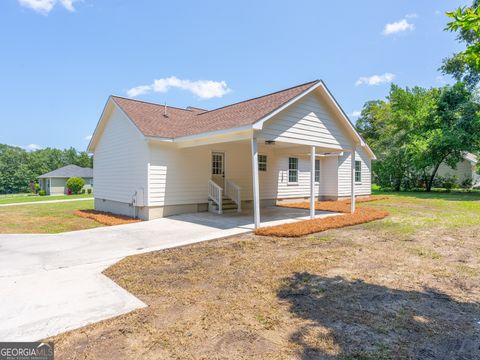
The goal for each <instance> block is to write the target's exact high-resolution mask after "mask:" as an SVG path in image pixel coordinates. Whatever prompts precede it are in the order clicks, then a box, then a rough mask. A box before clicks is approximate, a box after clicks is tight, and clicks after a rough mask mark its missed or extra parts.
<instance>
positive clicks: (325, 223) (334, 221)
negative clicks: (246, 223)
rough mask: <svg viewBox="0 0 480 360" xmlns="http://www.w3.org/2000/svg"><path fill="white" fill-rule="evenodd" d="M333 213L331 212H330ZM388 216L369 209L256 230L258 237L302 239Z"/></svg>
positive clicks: (359, 209)
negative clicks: (305, 236)
mask: <svg viewBox="0 0 480 360" xmlns="http://www.w3.org/2000/svg"><path fill="white" fill-rule="evenodd" d="M330 211H331V210H330ZM387 216H388V212H386V211H382V210H376V209H369V208H358V209H357V210H356V211H355V213H354V214H344V215H337V216H330V217H326V218H322V219H313V220H303V221H298V222H294V223H289V224H282V225H276V226H267V227H261V228H258V229H257V230H255V234H256V235H263V236H279V237H300V236H304V235H309V234H313V233H318V232H321V231H325V230H330V229H338V228H342V227H345V226H352V225H358V224H363V223H367V222H370V221H374V220H380V219H383V218H385V217H387Z"/></svg>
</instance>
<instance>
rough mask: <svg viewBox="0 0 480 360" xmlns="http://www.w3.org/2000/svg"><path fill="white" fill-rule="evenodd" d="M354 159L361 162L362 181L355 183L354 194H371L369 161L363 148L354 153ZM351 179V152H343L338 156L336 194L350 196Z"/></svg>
mask: <svg viewBox="0 0 480 360" xmlns="http://www.w3.org/2000/svg"><path fill="white" fill-rule="evenodd" d="M355 160H356V161H361V162H362V179H361V180H362V181H361V182H359V183H356V184H355V194H356V195H370V194H371V186H372V182H371V161H370V159H369V158H368V156H367V154H366V153H365V151H364V150H363V149H361V150H358V151H357V152H356V153H355ZM351 179H352V168H351V153H349V152H345V153H344V154H343V156H340V157H339V158H338V196H340V197H345V196H350V189H351Z"/></svg>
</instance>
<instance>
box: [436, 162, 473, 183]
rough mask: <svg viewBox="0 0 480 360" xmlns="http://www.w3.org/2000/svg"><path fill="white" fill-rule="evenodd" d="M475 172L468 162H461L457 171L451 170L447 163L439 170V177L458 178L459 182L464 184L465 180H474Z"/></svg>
mask: <svg viewBox="0 0 480 360" xmlns="http://www.w3.org/2000/svg"><path fill="white" fill-rule="evenodd" d="M474 172H475V167H474V166H473V165H472V163H471V162H470V161H468V160H463V161H460V162H459V163H458V164H457V167H456V169H453V168H451V167H450V166H448V165H447V164H445V163H442V164H441V165H440V167H439V168H438V172H437V176H444V177H446V176H456V177H457V179H458V182H460V183H461V182H462V181H464V180H465V179H472V178H473V175H474Z"/></svg>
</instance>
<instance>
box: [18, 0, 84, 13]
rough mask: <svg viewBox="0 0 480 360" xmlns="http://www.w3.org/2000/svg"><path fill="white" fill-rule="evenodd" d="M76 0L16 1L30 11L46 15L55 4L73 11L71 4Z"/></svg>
mask: <svg viewBox="0 0 480 360" xmlns="http://www.w3.org/2000/svg"><path fill="white" fill-rule="evenodd" d="M75 1H77V0H18V3H19V4H20V5H21V6H23V7H26V8H29V9H32V10H33V11H36V12H38V13H41V14H44V15H46V14H48V13H49V12H50V11H52V9H53V8H54V7H55V5H56V4H57V3H59V4H61V5H62V6H63V7H64V8H65V9H67V10H68V11H70V12H73V11H75V8H74V7H73V3H74V2H75Z"/></svg>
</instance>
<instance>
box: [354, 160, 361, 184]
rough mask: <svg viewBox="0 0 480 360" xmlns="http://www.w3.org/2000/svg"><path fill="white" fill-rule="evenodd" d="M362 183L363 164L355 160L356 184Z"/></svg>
mask: <svg viewBox="0 0 480 360" xmlns="http://www.w3.org/2000/svg"><path fill="white" fill-rule="evenodd" d="M361 181H362V162H361V161H358V160H355V182H361Z"/></svg>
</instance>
